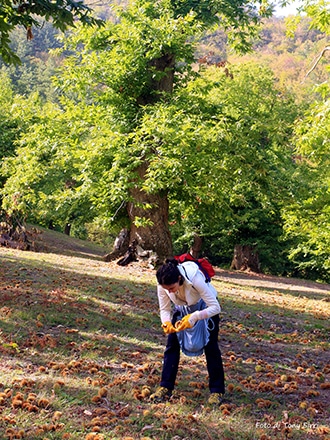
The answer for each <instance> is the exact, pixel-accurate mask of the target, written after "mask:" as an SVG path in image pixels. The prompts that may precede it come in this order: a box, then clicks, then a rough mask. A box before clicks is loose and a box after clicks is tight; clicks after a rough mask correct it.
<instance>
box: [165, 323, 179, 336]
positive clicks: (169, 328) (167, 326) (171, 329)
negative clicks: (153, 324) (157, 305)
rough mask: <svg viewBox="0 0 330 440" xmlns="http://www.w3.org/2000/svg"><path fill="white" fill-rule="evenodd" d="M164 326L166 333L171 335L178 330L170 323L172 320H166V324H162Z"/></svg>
mask: <svg viewBox="0 0 330 440" xmlns="http://www.w3.org/2000/svg"><path fill="white" fill-rule="evenodd" d="M162 328H163V330H164V333H165V335H169V334H170V333H175V332H176V329H175V328H174V326H173V325H172V324H171V323H170V321H167V322H164V324H162Z"/></svg>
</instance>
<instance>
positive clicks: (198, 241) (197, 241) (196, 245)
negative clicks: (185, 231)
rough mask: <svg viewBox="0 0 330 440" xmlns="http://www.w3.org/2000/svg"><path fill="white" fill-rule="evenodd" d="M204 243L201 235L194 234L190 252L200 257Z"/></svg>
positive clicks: (195, 256)
mask: <svg viewBox="0 0 330 440" xmlns="http://www.w3.org/2000/svg"><path fill="white" fill-rule="evenodd" d="M202 245H203V239H202V237H200V236H199V235H197V234H195V235H194V242H193V244H192V245H191V248H190V251H189V253H190V254H191V255H192V256H193V257H194V258H199V255H200V252H201V250H202Z"/></svg>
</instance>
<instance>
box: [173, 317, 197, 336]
mask: <svg viewBox="0 0 330 440" xmlns="http://www.w3.org/2000/svg"><path fill="white" fill-rule="evenodd" d="M190 317H191V315H186V316H184V317H183V318H182V319H181V320H180V321H178V322H176V323H175V331H177V332H181V331H182V330H186V329H187V328H192V327H193V325H192V324H190V322H189V318H190Z"/></svg>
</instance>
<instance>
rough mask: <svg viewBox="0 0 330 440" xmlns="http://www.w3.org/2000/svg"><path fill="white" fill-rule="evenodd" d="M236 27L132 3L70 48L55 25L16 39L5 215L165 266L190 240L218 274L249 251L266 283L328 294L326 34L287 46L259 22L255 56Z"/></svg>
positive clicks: (3, 113)
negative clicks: (320, 288) (113, 245)
mask: <svg viewBox="0 0 330 440" xmlns="http://www.w3.org/2000/svg"><path fill="white" fill-rule="evenodd" d="M228 5H229V3H228ZM222 6H223V5H222ZM203 8H204V9H203ZM228 8H229V6H228ZM234 12H235V13H234ZM234 12H233V11H232V10H231V9H230V8H229V9H228V10H225V13H223V15H221V18H222V27H221V29H220V30H217V31H214V30H212V31H210V30H209V29H210V27H209V26H210V25H213V24H214V22H215V21H216V20H215V15H214V14H212V13H210V8H209V3H208V2H201V3H200V5H199V9H197V10H193V9H192V8H191V4H190V3H189V2H181V3H177V4H176V6H173V4H172V3H171V2H167V1H164V2H160V3H158V4H157V5H156V6H154V5H152V4H151V3H148V2H144V1H138V2H136V3H135V4H131V5H130V6H129V7H128V8H124V9H123V10H121V9H120V8H119V9H118V11H113V10H112V11H111V14H109V13H108V14H107V13H103V17H102V18H106V20H105V23H104V26H102V27H101V28H98V29H95V28H85V27H82V28H79V26H78V29H77V31H74V32H70V35H67V37H66V38H65V39H63V38H62V41H58V40H57V38H55V37H56V36H57V35H56V32H55V31H54V29H53V28H52V27H51V26H50V25H48V24H45V25H44V28H43V29H41V30H40V31H38V30H37V29H36V30H35V31H34V32H35V39H34V40H32V41H31V42H29V43H28V45H26V43H24V44H22V41H23V39H22V35H20V32H22V31H20V30H19V29H17V30H15V33H14V34H13V35H14V36H13V38H12V44H13V46H12V47H13V48H14V52H15V53H17V54H18V55H19V56H20V57H21V59H22V60H23V64H22V65H17V66H15V65H6V64H3V65H2V67H1V84H2V90H3V93H2V96H1V97H0V100H1V101H2V102H1V104H2V105H1V110H0V125H1V130H0V157H2V169H1V170H2V171H1V186H2V191H1V194H2V204H3V209H4V210H5V211H6V212H7V213H8V212H14V211H15V212H19V213H22V214H23V215H24V216H25V218H26V220H28V221H30V222H34V223H37V224H40V225H44V226H47V227H49V226H51V227H55V228H57V229H60V230H63V228H64V227H65V225H67V226H68V225H70V227H71V233H72V234H74V235H76V236H79V237H81V238H93V239H97V240H98V241H100V240H104V236H106V237H109V236H110V237H112V238H113V237H114V236H115V235H116V234H117V233H118V232H119V231H120V230H121V229H122V228H123V227H126V228H127V229H129V230H130V234H131V236H130V238H131V240H133V239H134V238H138V239H139V241H140V243H141V245H142V246H143V247H145V248H146V249H153V250H156V251H157V252H158V253H159V254H160V256H164V255H166V254H171V253H172V252H175V253H177V252H180V251H181V250H183V249H184V248H185V247H186V248H187V246H189V245H191V243H192V242H193V239H194V237H195V236H196V235H197V236H199V237H202V239H203V249H204V252H205V253H206V254H207V255H208V256H209V257H210V258H211V260H212V262H214V263H216V264H219V265H229V264H230V262H231V261H232V256H233V249H234V247H235V246H236V245H241V246H249V247H251V248H252V249H254V250H255V251H256V252H257V253H258V255H259V260H260V263H261V270H262V271H265V272H269V273H274V274H288V275H296V276H302V277H309V278H313V279H320V280H325V281H329V265H330V255H329V254H330V252H329V249H330V247H329V242H330V231H329V225H330V222H329V170H328V167H329V142H327V140H328V139H329V131H330V129H329V110H328V107H329V100H328V92H329V89H328V83H327V64H326V57H324V58H322V59H321V60H320V62H319V63H318V65H317V68H316V69H314V70H313V72H312V73H311V75H309V76H308V77H307V78H304V76H306V72H307V71H308V66H310V64H311V62H312V60H313V59H314V58H315V56H316V55H317V54H318V53H319V52H320V50H321V49H322V47H326V41H327V40H326V38H327V28H324V27H323V25H322V23H323V22H322V23H321V24H319V22H318V21H317V19H316V18H315V17H314V22H315V23H314V28H313V29H311V30H309V27H310V25H311V20H313V18H308V17H306V18H304V19H303V20H302V22H301V23H300V24H299V26H298V28H297V30H296V33H295V34H293V35H294V37H293V38H292V39H288V38H285V37H284V29H285V26H284V20H282V19H276V18H266V19H265V20H264V24H263V25H262V32H261V36H262V37H263V39H260V40H257V33H256V32H257V29H256V27H255V26H256V25H257V22H254V20H251V17H254V15H253V14H250V15H249V14H246V13H244V14H243V13H242V16H240V17H238V18H237V15H236V13H237V11H236V10H235V11H234ZM250 12H251V11H250ZM253 12H255V10H253ZM265 15H266V17H267V15H269V14H268V13H267V11H266V13H265ZM109 17H110V19H109ZM113 17H116V18H115V19H114V18H113ZM48 26H49V27H48ZM233 46H234V47H236V49H238V50H240V52H241V53H242V52H246V51H248V50H249V49H250V48H251V47H254V50H255V52H252V53H250V54H249V55H245V56H244V58H243V56H242V55H240V57H238V56H237V55H233V54H232V53H231V52H230V47H233ZM33 48H34V49H33ZM49 48H53V49H56V56H55V55H52V56H51V54H50V53H49ZM27 49H29V51H28V50H27ZM256 57H258V58H257V59H256ZM292 65H293V66H298V68H292ZM297 72H299V73H297ZM55 75H56V76H55ZM53 76H54V77H53ZM302 76H303V78H302ZM302 79H304V82H303V83H302ZM315 83H322V85H321V86H319V87H315Z"/></svg>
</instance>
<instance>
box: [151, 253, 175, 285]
mask: <svg viewBox="0 0 330 440" xmlns="http://www.w3.org/2000/svg"><path fill="white" fill-rule="evenodd" d="M178 264H179V263H178V261H177V260H175V259H174V258H167V259H166V261H165V264H163V265H162V266H160V268H159V269H158V270H157V272H156V277H157V281H158V284H160V285H163V286H170V285H171V284H174V283H177V282H178V281H180V277H181V273H180V271H179V269H178Z"/></svg>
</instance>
